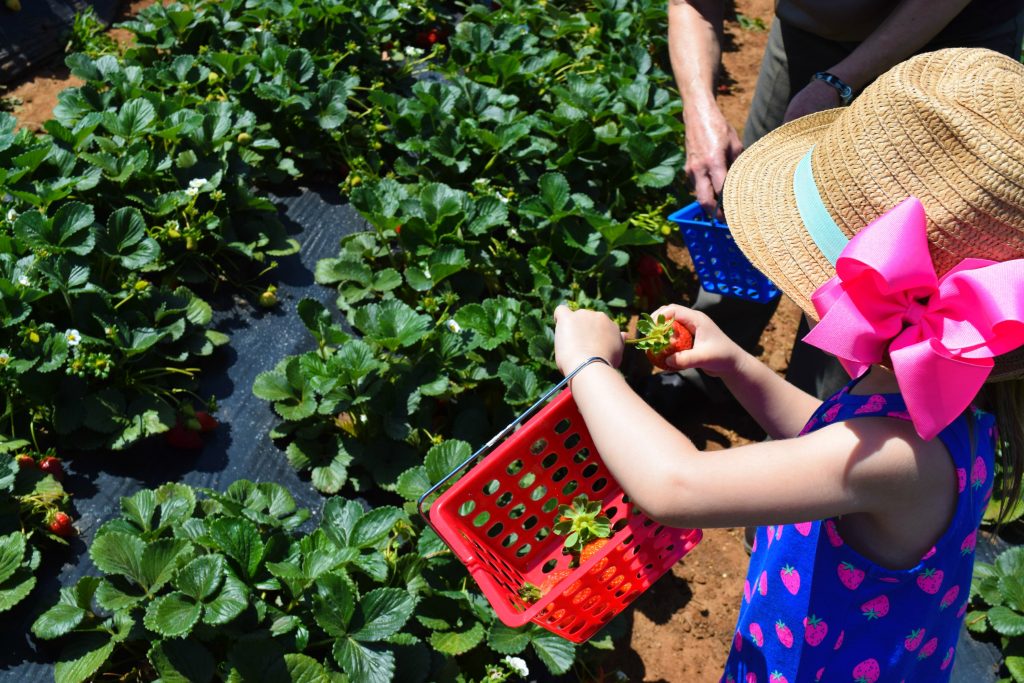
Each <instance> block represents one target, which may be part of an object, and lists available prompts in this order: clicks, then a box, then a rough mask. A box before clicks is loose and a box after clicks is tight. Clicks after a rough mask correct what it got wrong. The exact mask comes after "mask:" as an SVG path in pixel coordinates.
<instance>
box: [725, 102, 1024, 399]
mask: <svg viewBox="0 0 1024 683" xmlns="http://www.w3.org/2000/svg"><path fill="white" fill-rule="evenodd" d="M844 111H846V109H828V110H826V111H822V112H818V113H815V114H810V115H808V116H804V117H801V118H799V119H796V120H795V121H791V122H790V123H787V124H785V125H783V126H781V127H780V128H777V129H776V130H774V131H772V132H770V133H768V134H767V135H765V136H764V137H763V138H761V139H760V140H758V141H757V142H756V143H754V144H753V145H751V146H750V148H749V149H748V150H746V151H745V152H743V154H741V155H740V156H739V158H738V159H736V161H735V163H733V165H732V167H731V168H730V169H729V173H728V174H727V175H726V178H725V189H724V191H723V196H722V199H723V203H724V210H725V218H726V222H727V223H728V225H729V232H730V233H732V236H733V239H734V240H735V242H736V244H737V245H738V246H739V248H740V250H742V251H743V253H744V255H746V257H747V258H748V259H749V260H750V262H751V263H752V264H754V266H755V267H756V268H757V269H758V270H760V271H761V272H762V273H764V274H765V275H766V276H767V277H768V278H769V279H771V280H772V282H774V283H775V285H776V286H777V287H778V288H779V289H780V290H781V291H782V292H783V293H784V294H785V295H786V296H788V297H789V298H790V299H792V300H793V301H794V302H795V303H796V304H797V306H799V307H800V308H801V309H802V310H803V312H804V313H806V314H807V317H808V318H809V319H811V320H812V321H815V322H816V321H817V320H818V313H817V311H816V310H815V309H814V304H813V303H811V295H812V294H813V293H814V291H815V290H816V289H817V288H818V287H820V286H821V285H823V284H824V283H825V282H826V281H827V280H828V279H829V278H831V277H832V276H834V275H835V266H833V265H832V263H830V262H829V260H828V259H827V258H825V256H824V254H822V252H821V250H820V249H819V248H818V246H817V245H816V244H815V243H814V239H813V238H812V237H811V236H810V233H808V232H807V229H806V228H805V227H804V223H803V220H802V219H801V218H800V212H799V210H798V209H797V206H796V195H795V193H794V190H793V176H794V173H795V172H796V167H797V164H798V163H799V162H800V160H801V159H802V158H803V157H804V155H805V154H807V152H808V150H810V149H811V148H812V147H813V146H814V145H815V144H816V143H817V142H818V141H819V140H820V139H821V138H822V137H823V135H824V134H825V131H826V130H827V129H828V128H829V126H830V125H832V123H833V121H835V120H836V118H837V117H839V116H840V115H841V114H843V113H844ZM818 190H819V192H821V193H822V195H823V197H826V196H827V193H828V188H822V187H819V188H818ZM847 236H848V237H852V234H848V235H847ZM995 360H996V364H995V368H993V371H992V374H991V375H990V376H989V379H988V381H989V382H998V381H1004V380H1010V379H1018V378H1021V377H1024V347H1021V348H1018V349H1016V350H1014V351H1011V352H1009V353H1006V354H1003V355H1002V356H999V357H997V358H996V359H995Z"/></svg>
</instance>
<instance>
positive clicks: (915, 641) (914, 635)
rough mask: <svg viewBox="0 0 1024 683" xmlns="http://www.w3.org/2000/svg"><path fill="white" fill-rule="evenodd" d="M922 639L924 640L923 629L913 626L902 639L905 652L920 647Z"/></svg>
mask: <svg viewBox="0 0 1024 683" xmlns="http://www.w3.org/2000/svg"><path fill="white" fill-rule="evenodd" d="M922 640H924V629H923V628H915V629H914V630H913V631H911V632H910V634H909V635H908V636H907V637H906V638H904V639H903V647H905V648H906V649H907V652H913V651H914V650H916V649H917V648H919V647H921V641H922Z"/></svg>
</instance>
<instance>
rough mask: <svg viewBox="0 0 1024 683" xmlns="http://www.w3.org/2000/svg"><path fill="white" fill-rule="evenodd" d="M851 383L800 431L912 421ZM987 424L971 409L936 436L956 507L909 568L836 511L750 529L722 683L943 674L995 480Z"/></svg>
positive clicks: (942, 678) (868, 680) (871, 682)
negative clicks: (846, 527) (868, 548)
mask: <svg viewBox="0 0 1024 683" xmlns="http://www.w3.org/2000/svg"><path fill="white" fill-rule="evenodd" d="M856 383H857V380H854V381H852V382H850V384H848V385H847V386H846V387H844V388H843V389H842V390H840V391H839V392H838V393H836V394H835V395H834V396H832V397H831V398H829V399H828V400H826V401H825V402H823V403H822V405H821V406H820V407H819V408H818V410H817V411H816V412H815V414H814V415H813V416H811V419H810V420H808V422H807V425H806V426H805V427H804V432H805V433H806V432H809V431H813V430H815V429H820V428H824V427H827V426H828V425H830V424H834V423H836V422H842V421H844V420H851V419H858V418H863V417H890V418H894V419H899V420H908V419H909V416H908V415H907V412H906V404H905V403H904V401H903V398H902V397H901V396H900V395H899V394H871V395H859V394H853V393H851V389H852V388H853V387H854V386H856ZM969 421H973V422H974V424H973V425H970V426H969V425H968V422H969ZM994 424H995V420H994V418H993V417H992V416H991V415H989V414H988V413H983V412H980V411H977V410H974V409H973V408H972V409H971V410H970V413H969V414H967V413H965V414H964V415H961V416H960V417H959V418H958V419H957V420H956V421H954V422H953V423H952V424H951V425H950V426H948V427H947V428H946V429H944V430H943V431H942V432H941V433H940V434H939V436H938V437H937V438H939V439H941V440H942V442H943V444H944V445H945V446H946V449H947V451H948V452H949V456H950V458H951V459H952V460H953V465H954V467H955V469H956V472H957V481H956V487H957V496H958V500H957V508H956V514H955V516H954V518H953V520H952V521H951V522H950V525H949V527H948V528H947V529H946V531H945V532H944V533H943V535H942V536H941V538H939V540H938V541H937V542H936V543H935V545H934V547H932V548H930V549H929V550H928V552H927V553H925V554H924V555H923V556H922V558H921V561H920V562H919V563H918V564H917V565H916V566H914V567H911V568H910V569H904V570H893V569H888V568H885V567H882V566H879V565H877V564H875V563H874V562H871V561H870V560H868V559H866V558H865V557H864V556H862V555H860V554H859V553H858V552H857V551H856V550H855V549H853V548H851V547H850V546H849V545H848V544H847V543H846V542H845V541H844V540H843V537H842V532H841V529H842V523H841V521H840V520H838V519H824V520H814V521H806V522H800V523H798V524H791V525H774V526H770V527H762V528H760V529H758V530H757V534H756V535H755V538H754V543H753V544H752V546H753V548H752V551H751V556H750V568H749V570H748V574H747V579H746V581H745V582H744V590H743V594H744V595H743V602H742V604H741V606H740V616H739V620H738V623H737V626H736V635H735V638H734V639H733V644H732V649H731V651H730V653H729V658H728V660H727V662H726V666H725V672H724V674H723V676H722V681H726V682H729V681H736V682H739V681H743V683H757V682H758V681H760V682H762V683H764V682H766V681H767V682H769V683H770V682H771V681H788V682H789V683H809V682H813V681H833V680H835V681H852V682H853V683H875V682H877V681H894V682H898V681H929V683H933V682H934V683H946V682H948V681H949V677H950V675H951V673H952V669H953V667H952V662H953V660H954V658H955V656H956V643H957V637H958V635H959V632H960V626H961V624H962V622H963V619H964V614H965V612H966V604H967V603H966V599H967V587H968V586H970V582H971V573H972V571H973V567H974V553H975V546H976V544H977V529H978V525H979V524H980V522H981V516H982V514H983V513H984V510H985V504H986V499H985V497H986V494H987V492H988V491H990V490H991V487H992V470H993V461H994V451H995V429H994ZM979 426H980V428H979ZM971 435H973V436H974V438H975V439H976V442H975V444H974V446H973V448H972V446H971V443H970V441H969V439H970V438H971ZM983 492H984V493H983ZM787 526H788V527H790V528H786V527H787ZM772 631H774V633H772Z"/></svg>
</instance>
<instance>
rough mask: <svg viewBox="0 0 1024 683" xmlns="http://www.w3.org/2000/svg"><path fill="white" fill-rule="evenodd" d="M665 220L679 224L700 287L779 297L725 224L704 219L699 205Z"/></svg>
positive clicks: (740, 294)
mask: <svg viewBox="0 0 1024 683" xmlns="http://www.w3.org/2000/svg"><path fill="white" fill-rule="evenodd" d="M668 219H669V220H670V221H672V222H673V223H676V224H678V225H679V232H680V233H682V235H683V240H684V241H685V242H686V248H687V249H689V250H690V258H692V259H693V266H694V268H695V269H696V271H697V277H699V278H700V285H701V287H703V288H704V289H706V290H707V291H709V292H715V293H717V294H725V295H727V296H734V297H737V298H740V299H747V300H748V301H771V300H773V299H775V298H776V297H777V296H779V290H778V288H777V287H776V286H775V285H774V284H772V281H771V280H769V279H768V278H766V277H765V276H764V275H762V274H761V272H760V271H759V270H757V268H754V266H753V265H752V264H751V263H750V261H748V260H747V257H746V256H744V255H743V252H742V251H740V248H739V247H737V246H736V243H735V242H734V241H733V239H732V235H731V234H730V233H729V227H728V226H727V225H726V224H725V223H722V222H719V221H717V220H715V221H711V220H708V218H707V216H706V215H705V214H704V211H703V209H701V208H700V204H698V203H697V202H694V203H693V204H690V205H689V206H686V207H684V208H682V209H679V210H678V211H676V212H675V213H673V214H672V215H671V216H669V217H668Z"/></svg>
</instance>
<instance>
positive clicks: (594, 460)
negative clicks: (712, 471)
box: [430, 390, 622, 623]
mask: <svg viewBox="0 0 1024 683" xmlns="http://www.w3.org/2000/svg"><path fill="white" fill-rule="evenodd" d="M596 453H597V452H596V449H595V448H594V444H593V441H592V440H591V438H590V434H589V433H588V432H587V430H586V425H585V424H584V422H583V417H582V416H581V415H580V414H579V411H578V410H577V409H576V404H575V402H574V401H573V400H572V396H571V394H570V393H569V392H568V390H566V391H563V392H562V393H561V394H559V395H558V396H557V397H556V398H555V399H554V400H552V401H551V403H549V404H548V405H547V406H545V407H544V408H543V409H542V410H541V411H540V412H538V413H537V414H536V415H535V416H534V417H533V418H532V419H531V420H530V421H529V422H528V423H527V424H526V425H524V426H523V427H522V428H520V429H519V430H518V431H517V432H515V433H514V434H513V435H512V436H510V437H509V438H508V439H506V440H505V441H504V442H503V443H501V444H500V445H499V446H497V448H495V449H494V450H493V451H492V452H491V453H490V454H488V455H487V456H486V457H485V458H484V459H483V460H482V461H481V462H480V463H478V464H477V465H476V467H474V468H473V469H472V470H471V471H470V472H469V473H468V474H466V475H465V476H464V477H463V478H462V479H460V480H459V481H458V482H456V483H455V484H454V485H452V487H451V488H449V489H448V490H447V491H445V492H444V493H443V494H442V495H441V496H440V497H439V498H438V499H437V500H436V501H435V502H434V504H433V505H432V506H431V508H430V519H431V523H432V524H433V525H434V527H435V529H436V530H437V532H438V534H440V535H441V537H442V538H443V539H444V540H445V541H446V542H447V543H448V544H449V546H451V547H452V549H453V550H454V551H455V552H456V554H457V555H458V556H459V559H460V560H462V562H463V563H464V564H466V566H467V568H468V569H469V570H470V572H471V573H473V575H474V577H476V576H477V575H478V573H480V572H485V573H486V575H487V576H488V577H489V581H487V582H481V581H479V579H478V583H481V589H482V590H484V592H485V595H486V596H487V598H488V600H490V601H491V604H492V605H494V606H495V610H496V611H498V613H499V616H502V614H503V612H505V613H507V614H508V615H509V619H512V620H514V621H521V622H522V623H525V622H526V621H528V620H529V617H528V616H523V612H525V611H534V612H535V611H537V610H538V609H539V607H540V606H542V605H540V604H539V603H538V604H535V605H533V606H530V605H526V604H525V603H523V601H522V600H521V599H520V598H519V596H518V591H519V589H520V588H521V587H522V585H523V584H524V583H526V582H530V583H535V584H538V585H539V583H540V582H542V581H543V579H544V577H545V576H546V575H547V573H548V572H550V571H551V570H552V569H554V568H556V567H559V566H560V567H563V568H564V567H565V566H567V564H568V562H569V560H570V558H569V556H568V555H563V553H562V543H563V539H562V538H560V537H558V536H555V535H552V533H551V525H552V522H553V521H554V516H555V512H556V510H557V508H558V506H559V505H560V504H563V503H569V502H571V500H572V498H573V497H574V496H576V495H579V494H580V493H585V494H587V496H588V497H589V498H590V499H591V500H601V501H602V505H603V506H604V507H607V506H608V504H609V503H610V501H612V500H614V499H615V498H616V497H621V493H622V489H621V488H620V487H619V485H618V483H617V482H615V480H614V478H613V477H612V476H611V474H610V473H609V472H608V470H607V468H606V467H605V466H604V463H603V462H601V460H600V458H599V457H597V454H596ZM484 583H489V584H491V585H489V586H485V585H484ZM488 590H490V591H491V593H490V594H488ZM512 615H515V616H514V617H513V616H512ZM503 620H504V617H503ZM506 623H509V622H508V621H506Z"/></svg>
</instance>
